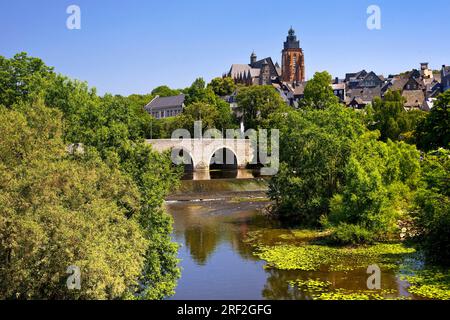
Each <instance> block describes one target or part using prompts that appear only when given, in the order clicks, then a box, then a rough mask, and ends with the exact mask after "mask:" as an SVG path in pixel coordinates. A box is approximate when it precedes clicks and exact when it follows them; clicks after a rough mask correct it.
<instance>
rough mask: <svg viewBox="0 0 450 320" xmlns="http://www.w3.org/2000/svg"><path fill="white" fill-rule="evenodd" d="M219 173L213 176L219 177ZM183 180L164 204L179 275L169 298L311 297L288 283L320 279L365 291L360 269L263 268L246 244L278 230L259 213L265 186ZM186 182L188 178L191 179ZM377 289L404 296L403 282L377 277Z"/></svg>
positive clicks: (255, 181)
mask: <svg viewBox="0 0 450 320" xmlns="http://www.w3.org/2000/svg"><path fill="white" fill-rule="evenodd" d="M220 176H221V175H220V174H219V178H220ZM222 177H225V179H217V180H216V179H209V180H201V179H197V180H184V181H182V186H181V189H180V190H179V191H178V192H177V193H175V194H173V195H171V196H170V197H169V198H168V199H167V201H166V208H167V210H168V212H169V213H170V214H171V215H172V216H173V218H174V232H173V239H174V241H176V242H177V243H179V244H180V249H179V258H180V259H181V263H180V266H181V268H182V270H181V272H182V276H181V278H180V280H179V282H178V287H177V289H176V294H175V295H174V296H173V297H172V298H171V299H186V300H191V299H200V300H210V299H233V300H240V299H255V300H259V299H311V297H310V296H309V295H308V294H307V293H305V292H301V291H299V290H297V289H296V288H295V287H292V286H291V285H289V280H296V279H321V280H323V281H329V282H331V283H333V285H335V286H339V287H343V288H348V289H352V290H354V289H361V290H363V289H365V288H366V279H367V274H366V270H357V271H353V272H350V273H349V272H329V271H327V272H320V271H314V272H305V271H285V270H278V269H265V268H264V265H265V262H264V261H262V260H260V259H259V258H258V257H256V256H255V255H254V254H253V250H254V249H253V248H252V247H251V246H250V245H249V244H247V243H246V241H245V240H246V238H247V237H248V233H249V232H251V231H257V230H268V229H269V230H273V232H284V231H286V230H284V231H283V230H282V229H280V227H279V226H277V225H276V223H274V222H271V221H269V219H267V218H266V217H265V215H264V214H263V211H264V208H265V207H266V206H267V205H268V204H269V202H268V201H267V200H266V199H265V190H266V188H267V183H266V181H265V180H264V179H262V178H253V177H252V175H251V173H249V172H241V173H239V177H241V178H239V179H238V178H231V179H230V178H228V179H227V178H226V177H227V174H225V175H224V176H222ZM191 178H192V177H191ZM382 283H383V288H387V289H391V290H392V291H395V292H396V294H395V296H405V297H408V296H409V294H408V292H407V291H406V287H407V283H405V282H403V281H400V280H399V278H398V277H397V276H396V275H395V274H394V273H389V272H388V273H385V274H383V279H382Z"/></svg>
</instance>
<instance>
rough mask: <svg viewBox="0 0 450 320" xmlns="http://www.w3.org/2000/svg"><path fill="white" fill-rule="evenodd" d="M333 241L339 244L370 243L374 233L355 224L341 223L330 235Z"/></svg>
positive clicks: (373, 238)
mask: <svg viewBox="0 0 450 320" xmlns="http://www.w3.org/2000/svg"><path fill="white" fill-rule="evenodd" d="M330 238H331V240H332V242H333V243H336V244H341V245H354V244H371V243H373V242H374V240H375V236H374V234H373V233H372V232H371V231H369V230H367V229H365V228H364V227H361V226H359V225H357V224H347V223H341V224H339V225H338V226H337V228H336V229H335V230H334V232H333V234H332V235H331V236H330Z"/></svg>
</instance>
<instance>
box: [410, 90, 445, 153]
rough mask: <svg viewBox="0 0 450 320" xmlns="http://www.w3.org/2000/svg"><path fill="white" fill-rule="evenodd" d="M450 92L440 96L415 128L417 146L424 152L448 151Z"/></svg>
mask: <svg viewBox="0 0 450 320" xmlns="http://www.w3.org/2000/svg"><path fill="white" fill-rule="evenodd" d="M449 109H450V90H447V91H446V92H445V93H443V94H441V95H440V96H439V97H438V98H437V100H436V101H435V103H434V106H433V108H432V109H431V111H430V113H429V115H428V116H427V117H426V118H425V119H423V120H422V121H421V122H420V123H419V124H418V127H417V145H418V146H419V148H421V149H424V150H427V151H429V150H436V149H438V148H445V149H450V110H449Z"/></svg>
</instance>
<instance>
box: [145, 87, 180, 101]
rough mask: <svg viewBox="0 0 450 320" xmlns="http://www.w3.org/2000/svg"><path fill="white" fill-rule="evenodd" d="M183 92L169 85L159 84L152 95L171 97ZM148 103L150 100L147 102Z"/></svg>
mask: <svg viewBox="0 0 450 320" xmlns="http://www.w3.org/2000/svg"><path fill="white" fill-rule="evenodd" d="M179 94H181V90H176V89H170V88H169V87H168V86H159V87H156V88H155V89H153V90H152V96H154V97H155V96H160V97H171V96H177V95H179ZM147 103H148V102H147Z"/></svg>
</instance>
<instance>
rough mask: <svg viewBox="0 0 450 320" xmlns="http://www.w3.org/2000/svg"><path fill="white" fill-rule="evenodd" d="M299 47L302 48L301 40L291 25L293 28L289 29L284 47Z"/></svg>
mask: <svg viewBox="0 0 450 320" xmlns="http://www.w3.org/2000/svg"><path fill="white" fill-rule="evenodd" d="M298 48H300V41H298V40H297V36H296V35H295V30H294V29H293V28H292V26H291V28H290V29H289V31H288V36H287V38H286V42H285V43H284V49H298Z"/></svg>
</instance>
